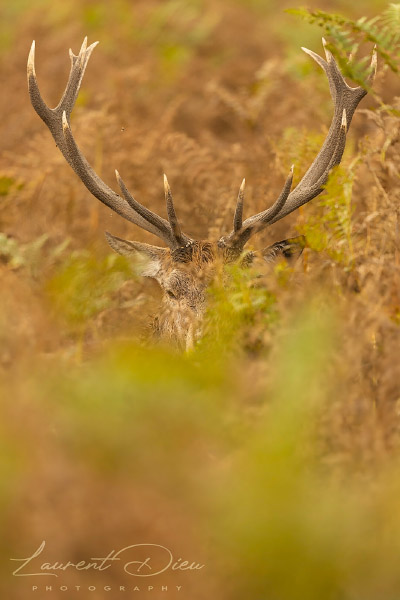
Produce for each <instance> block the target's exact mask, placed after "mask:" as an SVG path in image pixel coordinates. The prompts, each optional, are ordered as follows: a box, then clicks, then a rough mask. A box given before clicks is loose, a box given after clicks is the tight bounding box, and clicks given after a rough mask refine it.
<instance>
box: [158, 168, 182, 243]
mask: <svg viewBox="0 0 400 600" xmlns="http://www.w3.org/2000/svg"><path fill="white" fill-rule="evenodd" d="M164 193H165V202H166V205H167V215H168V221H169V224H170V226H171V230H172V233H173V235H174V238H175V240H176V242H177V244H178V245H179V246H181V245H183V244H184V243H185V242H186V243H187V241H188V239H187V238H186V239H185V236H183V235H182V230H181V226H180V225H179V221H178V217H177V216H176V212H175V207H174V201H173V198H172V192H171V188H170V187H169V183H168V179H167V176H166V174H165V173H164Z"/></svg>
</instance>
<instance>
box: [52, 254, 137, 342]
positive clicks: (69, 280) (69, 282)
mask: <svg viewBox="0 0 400 600" xmlns="http://www.w3.org/2000/svg"><path fill="white" fill-rule="evenodd" d="M132 276H133V274H132V270H131V267H130V265H129V263H128V261H127V260H126V259H124V258H123V257H121V256H118V255H116V254H109V255H108V256H106V257H105V258H103V259H98V258H96V257H95V256H94V255H93V254H92V253H90V252H88V251H86V252H85V251H83V252H74V253H73V254H72V255H71V256H70V257H69V258H67V259H66V260H64V261H63V263H62V264H61V265H60V266H59V267H58V268H57V269H56V272H55V273H54V275H53V276H52V278H51V279H50V280H49V281H48V282H47V284H46V291H47V294H48V296H49V298H50V300H51V302H52V304H53V306H54V308H55V309H56V311H57V312H58V313H59V314H61V315H62V316H63V317H64V318H66V319H67V320H68V321H69V322H70V324H71V325H73V326H76V327H77V328H78V330H82V328H84V327H85V323H86V322H87V321H88V319H90V317H93V316H94V315H96V314H97V313H99V312H100V311H102V310H104V309H105V308H106V307H107V306H108V305H109V303H110V295H111V294H112V292H113V291H115V290H116V289H118V287H120V286H121V284H122V283H123V281H125V280H126V279H128V278H129V277H132Z"/></svg>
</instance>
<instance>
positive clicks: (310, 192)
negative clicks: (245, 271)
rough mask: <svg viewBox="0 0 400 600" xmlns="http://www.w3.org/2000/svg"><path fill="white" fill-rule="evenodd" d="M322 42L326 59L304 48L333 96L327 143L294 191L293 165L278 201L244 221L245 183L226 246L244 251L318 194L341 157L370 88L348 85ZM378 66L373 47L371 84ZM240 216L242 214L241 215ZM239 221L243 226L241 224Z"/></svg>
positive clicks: (225, 238) (225, 241)
mask: <svg viewBox="0 0 400 600" xmlns="http://www.w3.org/2000/svg"><path fill="white" fill-rule="evenodd" d="M322 43H323V46H324V50H325V56H326V60H324V59H323V58H321V57H320V56H319V55H318V54H315V52H312V51H311V50H308V49H307V48H302V50H304V52H306V53H307V54H309V55H310V56H311V58H313V59H314V60H315V61H316V62H317V63H318V64H319V65H320V67H322V69H323V70H324V71H325V73H326V75H327V78H328V82H329V88H330V92H331V96H332V99H333V104H334V113H333V118H332V123H331V126H330V129H329V132H328V135H327V137H326V139H325V141H324V144H323V146H322V148H321V150H320V151H319V153H318V155H317V156H316V158H315V160H314V162H313V163H312V165H311V166H310V168H309V169H308V171H307V172H306V174H305V175H304V177H303V178H302V180H301V181H300V183H299V184H298V185H297V186H296V188H295V189H294V190H293V191H292V192H291V191H290V188H291V185H292V179H293V167H292V168H291V172H290V174H289V176H288V178H287V180H286V183H285V185H284V187H283V190H282V192H281V195H280V196H279V198H278V200H276V202H275V203H274V204H273V205H272V206H271V207H270V208H268V209H267V210H264V211H263V212H260V213H258V214H256V215H254V216H252V217H249V218H248V219H246V220H245V221H244V223H243V224H242V222H241V220H242V219H241V215H242V210H243V189H242V188H243V184H242V187H241V193H239V198H238V203H237V208H236V211H235V218H234V227H233V231H232V233H231V234H229V236H226V237H224V238H221V240H220V242H221V243H222V245H224V246H228V247H230V248H232V249H236V250H238V251H239V250H241V249H242V248H243V246H244V245H245V244H246V242H247V241H248V240H249V239H250V237H251V236H252V235H253V234H255V233H257V232H258V231H260V230H262V229H264V228H265V227H267V226H268V225H271V224H272V223H276V221H279V220H280V219H283V217H285V216H286V215H288V214H289V213H291V212H293V211H294V210H296V209H297V208H299V207H300V206H302V205H303V204H306V203H307V202H309V201H310V200H312V199H313V198H315V197H316V196H318V194H320V193H321V192H322V190H323V186H324V184H325V183H326V182H327V180H328V176H329V173H330V171H331V169H332V168H333V167H334V166H336V165H338V164H339V163H340V161H341V159H342V156H343V152H344V148H345V144H346V133H347V130H348V128H349V127H350V123H351V120H352V118H353V115H354V111H355V110H356V108H357V106H358V104H359V102H360V100H361V99H362V98H363V97H364V96H365V95H366V94H367V91H366V90H365V89H364V88H362V87H360V86H358V87H355V88H352V87H350V86H349V85H347V83H346V82H345V80H344V77H343V75H342V74H341V72H340V70H339V67H338V65H337V63H336V61H335V59H334V57H333V55H332V53H331V52H330V51H329V50H328V49H327V48H326V42H325V40H324V38H322ZM376 65H377V57H376V50H375V48H374V51H373V54H372V60H371V74H370V76H369V81H368V83H369V84H370V85H372V82H373V80H374V77H375V73H376ZM237 215H240V217H238V216H237ZM239 223H240V226H239V227H238V224H239Z"/></svg>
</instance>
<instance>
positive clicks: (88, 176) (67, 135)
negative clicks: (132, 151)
mask: <svg viewBox="0 0 400 600" xmlns="http://www.w3.org/2000/svg"><path fill="white" fill-rule="evenodd" d="M97 44H98V42H94V43H93V44H91V45H90V46H87V38H86V37H85V39H84V41H83V44H82V47H81V49H80V52H79V54H78V55H77V56H76V55H75V54H74V53H73V52H72V50H70V51H69V54H70V58H71V70H70V74H69V78H68V82H67V85H66V88H65V90H64V93H63V95H62V98H61V100H60V102H59V104H58V105H57V106H56V107H55V108H50V107H48V106H47V105H46V103H45V102H44V100H43V98H42V96H41V94H40V90H39V86H38V83H37V79H36V73H35V42H33V43H32V47H31V50H30V53H29V58H28V88H29V94H30V98H31V102H32V106H33V108H34V109H35V111H36V112H37V114H38V115H39V117H40V118H41V119H42V120H43V121H44V122H45V124H46V125H47V127H48V128H49V130H50V132H51V134H52V136H53V138H54V140H55V142H56V144H57V146H58V148H59V149H60V151H61V153H62V155H63V156H64V158H65V160H66V161H67V162H68V164H69V165H70V166H71V167H72V168H73V170H74V171H75V173H76V174H77V175H78V177H79V178H80V179H81V181H82V183H83V184H84V185H85V186H86V187H87V189H88V190H89V191H90V192H91V193H92V194H93V195H94V196H95V197H96V198H97V199H98V200H100V201H101V202H103V204H105V205H106V206H108V207H109V208H111V209H112V210H113V211H114V212H116V213H118V214H119V215H121V216H122V217H123V218H124V219H126V220H128V221H130V222H132V223H135V225H138V226H139V227H141V228H142V229H145V230H146V231H148V232H150V233H153V234H154V235H156V236H157V237H159V238H160V239H162V240H163V241H164V242H165V243H166V244H167V245H168V246H169V247H170V248H172V249H175V248H178V247H179V246H182V245H185V244H186V243H188V242H190V238H189V237H187V236H186V235H184V234H183V233H182V232H181V230H180V228H179V225H178V221H177V219H176V215H175V211H174V210H173V204H172V196H171V197H170V198H169V199H168V219H169V221H166V220H165V219H163V218H162V217H160V216H158V215H156V214H155V213H153V212H151V211H150V210H148V209H147V208H146V207H145V206H143V205H142V204H140V203H139V202H137V200H135V199H134V198H133V197H132V196H131V194H130V193H129V191H128V189H127V188H126V186H125V184H124V182H123V181H122V179H121V178H120V176H119V174H118V172H116V175H117V181H118V184H119V186H120V188H121V191H122V194H123V197H121V196H119V195H118V194H117V193H116V192H114V191H113V190H112V189H111V188H110V187H108V185H107V184H106V183H104V181H103V180H102V179H101V178H100V177H99V176H98V175H97V174H96V173H95V171H94V170H93V168H92V167H91V166H90V164H89V163H88V161H87V160H86V158H85V157H84V156H83V154H82V152H81V151H80V150H79V148H78V145H77V143H76V141H75V139H74V136H73V135H72V131H71V126H70V116H71V112H72V110H73V108H74V105H75V102H76V99H77V97H78V93H79V89H80V86H81V83H82V79H83V76H84V74H85V69H86V66H87V64H88V61H89V58H90V55H91V53H92V52H93V50H94V48H95V47H96V46H97ZM171 207H172V208H171ZM172 215H174V218H173V219H172V221H171V216H172ZM178 229H179V235H177V232H178Z"/></svg>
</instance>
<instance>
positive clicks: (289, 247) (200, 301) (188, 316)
mask: <svg viewBox="0 0 400 600" xmlns="http://www.w3.org/2000/svg"><path fill="white" fill-rule="evenodd" d="M106 237H107V241H108V243H109V244H110V246H111V247H112V249H113V250H115V251H116V252H118V253H119V254H122V255H124V256H128V257H129V258H132V259H133V260H134V262H135V264H136V267H137V270H138V273H139V274H140V275H142V276H144V277H151V278H153V279H155V280H156V281H157V282H158V284H159V285H160V287H161V289H162V291H163V299H162V308H161V310H160V311H159V314H158V316H157V317H156V319H155V321H154V329H155V333H156V335H157V336H159V337H163V338H168V339H170V340H171V341H173V342H175V343H177V344H178V345H179V346H180V347H182V348H185V349H187V350H188V349H190V348H191V347H192V345H193V343H194V340H195V339H196V338H197V337H198V336H199V335H200V333H201V322H202V317H203V314H204V311H205V308H206V296H207V288H208V286H209V285H210V283H212V281H213V279H214V277H215V275H216V273H217V272H219V268H220V267H221V266H223V265H224V264H227V263H233V262H239V265H240V266H241V267H243V268H246V267H248V266H249V265H251V264H252V262H253V260H254V258H255V257H256V256H257V255H258V257H259V258H261V259H263V260H264V261H266V262H268V263H271V262H273V261H275V260H276V259H277V258H278V257H280V256H284V257H285V258H292V257H293V256H298V255H300V254H301V252H302V250H303V247H304V239H303V237H302V236H301V237H298V238H292V239H290V240H283V241H281V242H278V243H275V244H273V245H272V246H269V247H268V248H265V249H264V250H263V251H261V252H254V251H250V252H246V253H244V254H242V255H240V254H238V253H235V252H232V249H231V248H230V247H229V246H226V243H225V239H224V238H221V239H220V240H219V242H214V243H213V242H207V241H200V242H197V241H192V242H188V243H187V244H186V245H185V246H181V247H179V248H176V249H175V250H170V249H167V248H159V247H158V246H150V245H149V244H143V243H140V242H131V241H128V240H123V239H121V238H117V237H115V236H113V235H111V234H110V233H108V232H107V233H106Z"/></svg>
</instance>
